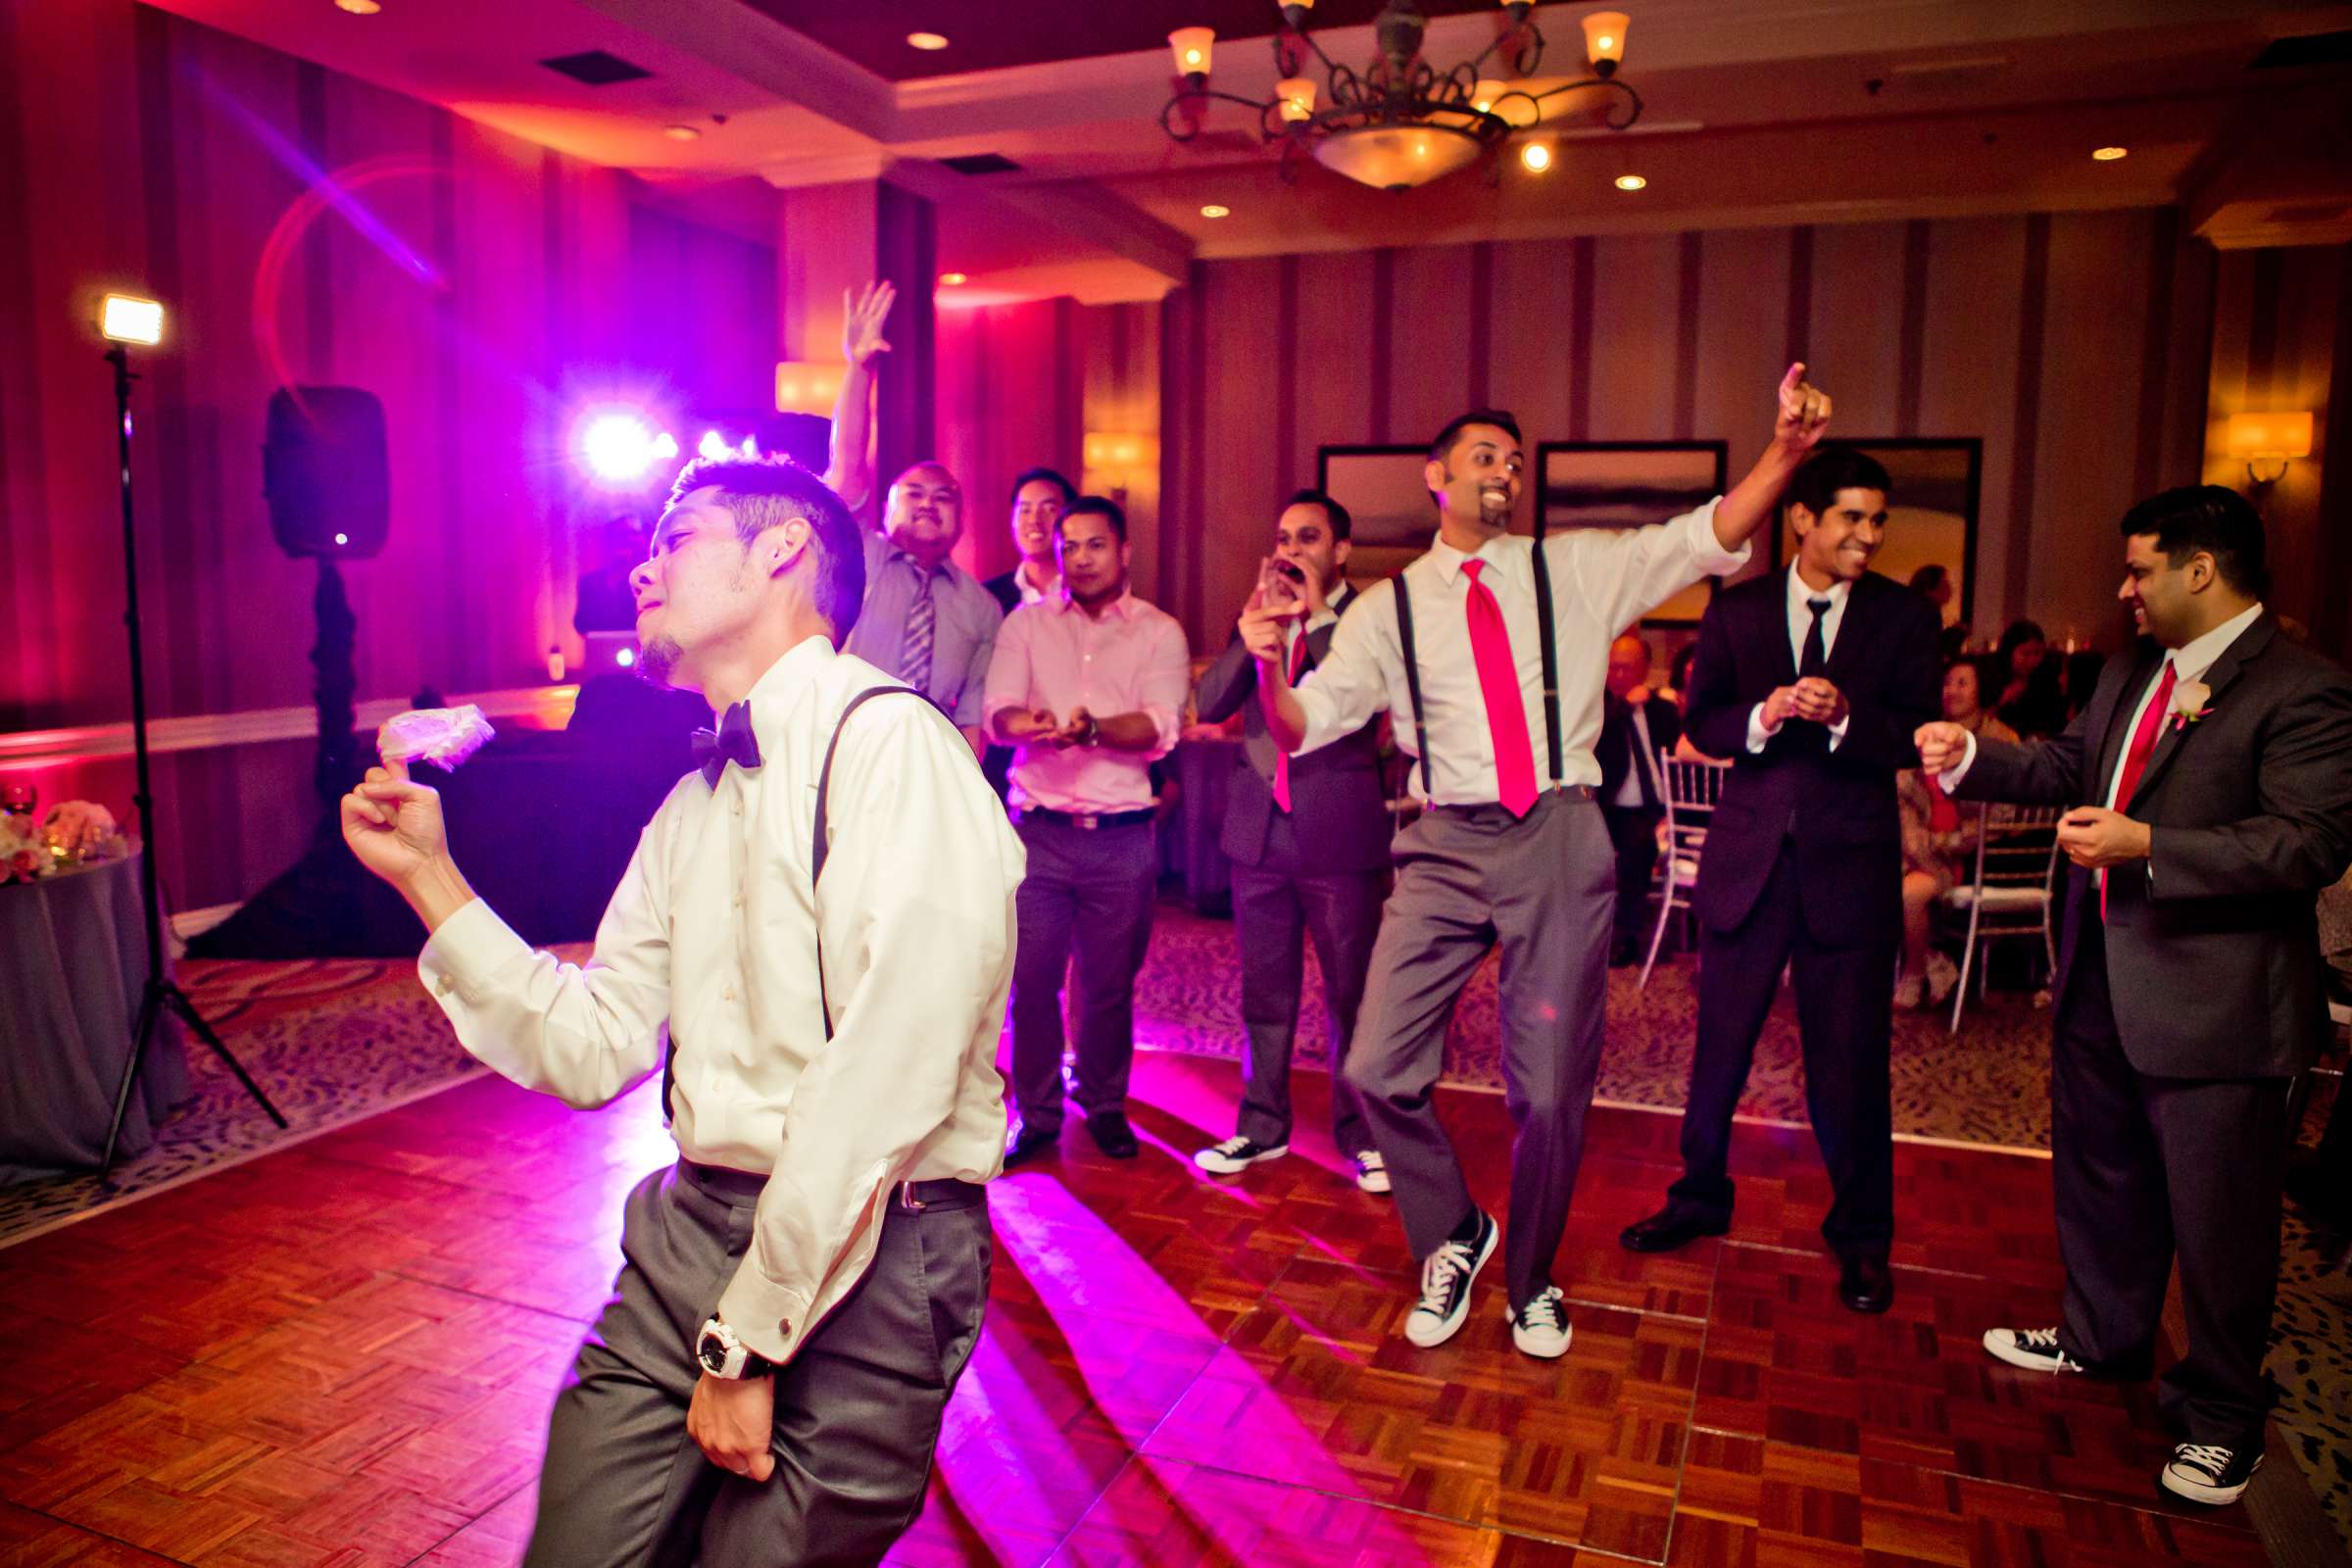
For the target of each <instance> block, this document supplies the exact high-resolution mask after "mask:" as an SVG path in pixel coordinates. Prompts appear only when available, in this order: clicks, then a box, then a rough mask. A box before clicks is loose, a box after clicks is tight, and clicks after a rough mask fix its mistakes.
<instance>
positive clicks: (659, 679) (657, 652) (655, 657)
mask: <svg viewBox="0 0 2352 1568" xmlns="http://www.w3.org/2000/svg"><path fill="white" fill-rule="evenodd" d="M685 656H686V650H684V649H683V648H680V647H679V646H678V640H677V639H676V638H675V637H656V638H655V639H654V640H653V641H652V642H649V643H647V644H646V645H645V646H644V647H643V648H641V649H639V650H638V651H637V678H638V679H639V680H642V681H644V682H645V683H646V684H647V685H649V686H659V687H662V689H663V690H665V691H666V690H668V689H669V677H670V676H671V675H672V674H674V673H676V671H677V667H678V661H679V660H681V659H683V658H684V657H685Z"/></svg>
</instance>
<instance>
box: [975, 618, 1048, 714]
mask: <svg viewBox="0 0 2352 1568" xmlns="http://www.w3.org/2000/svg"><path fill="white" fill-rule="evenodd" d="M1036 623H1037V617H1036V616H1035V615H1032V614H1030V613H1028V607H1027V606H1025V605H1024V606H1023V607H1021V609H1019V610H1016V611H1014V612H1013V613H1011V614H1009V615H1006V616H1005V623H1004V624H1003V625H1001V626H999V627H998V628H997V641H996V646H995V648H994V649H993V650H991V651H990V654H989V657H988V679H987V680H986V681H984V682H983V683H982V685H981V691H982V697H981V701H980V707H981V710H982V713H983V717H982V720H981V721H982V723H984V724H990V725H992V726H993V722H994V720H995V718H996V716H997V715H998V714H999V713H1001V712H1003V711H1005V709H1007V708H1028V707H1029V706H1031V702H1032V699H1031V696H1030V691H1031V685H1030V678H1029V633H1030V630H1031V628H1032V627H1033V626H1035V625H1036ZM991 734H992V736H993V737H994V738H995V739H996V740H999V741H1004V740H1005V737H1004V736H1002V735H995V733H994V729H993V727H992V729H991ZM1005 744H1007V745H1009V744H1010V742H1005Z"/></svg>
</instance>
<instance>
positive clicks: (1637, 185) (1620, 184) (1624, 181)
mask: <svg viewBox="0 0 2352 1568" xmlns="http://www.w3.org/2000/svg"><path fill="white" fill-rule="evenodd" d="M1648 183H1649V181H1648V180H1646V179H1643V178H1642V176H1641V175H1640V174H1619V175H1618V176H1617V188H1618V189H1619V190H1640V189H1641V188H1642V186H1644V185H1646V184H1648Z"/></svg>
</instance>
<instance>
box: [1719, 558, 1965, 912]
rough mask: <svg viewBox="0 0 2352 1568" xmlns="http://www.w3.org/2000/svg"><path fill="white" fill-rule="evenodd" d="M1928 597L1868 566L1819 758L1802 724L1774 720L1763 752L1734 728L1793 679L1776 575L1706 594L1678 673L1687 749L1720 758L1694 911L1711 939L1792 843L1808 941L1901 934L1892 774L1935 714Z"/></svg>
mask: <svg viewBox="0 0 2352 1568" xmlns="http://www.w3.org/2000/svg"><path fill="white" fill-rule="evenodd" d="M1939 630H1940V628H1939V627H1938V626H1937V625H1936V613H1935V611H1934V609H1933V608H1932V607H1930V605H1929V604H1928V602H1927V601H1926V600H1925V599H1923V598H1921V597H1920V596H1919V595H1918V594H1915V593H1913V592H1911V591H1910V590H1909V589H1908V588H1905V587H1904V586H1902V585H1901V584H1900V583H1897V582H1894V581H1892V580H1890V579H1888V578H1886V577H1881V576H1879V575H1878V574H1876V573H1875V572H1867V573H1865V574H1863V576H1862V577H1861V578H1859V579H1858V580H1857V581H1856V582H1855V583H1854V585H1853V588H1852V590H1851V591H1850V595H1849V597H1848V598H1847V600H1846V603H1845V613H1844V614H1843V616H1841V617H1840V618H1839V620H1838V641H1837V642H1836V643H1835V644H1834V645H1833V646H1832V647H1831V649H1830V660H1829V664H1828V667H1827V668H1826V670H1825V671H1824V674H1825V676H1826V677H1827V678H1828V679H1829V680H1830V681H1831V682H1832V683H1834V684H1835V685H1836V686H1837V688H1838V690H1839V691H1840V692H1842V693H1844V694H1845V700H1846V703H1847V706H1848V708H1849V709H1850V710H1851V717H1850V719H1849V720H1848V722H1847V725H1846V732H1845V739H1844V740H1842V741H1840V742H1839V743H1838V748H1837V750H1835V751H1828V752H1825V751H1823V750H1821V749H1820V747H1819V745H1818V743H1817V742H1815V741H1813V740H1812V738H1811V736H1809V735H1808V734H1807V732H1808V731H1811V732H1812V734H1813V735H1818V733H1819V727H1818V726H1816V725H1813V724H1810V723H1808V722H1806V721H1805V720H1803V719H1790V720H1789V722H1788V723H1786V724H1783V725H1782V726H1781V730H1780V733H1779V734H1777V735H1775V736H1773V738H1772V740H1771V741H1770V742H1769V743H1768V744H1767V745H1766V746H1765V748H1764V750H1763V752H1762V753H1760V754H1759V753H1754V752H1750V751H1749V750H1748V749H1747V721H1748V715H1749V713H1750V712H1751V711H1753V710H1754V709H1755V706H1756V705H1757V704H1758V703H1760V702H1762V701H1764V699H1765V698H1767V697H1769V696H1770V695H1771V694H1772V690H1773V688H1774V687H1776V686H1788V685H1792V684H1794V683H1795V681H1796V656H1795V654H1794V653H1793V652H1791V651H1790V649H1789V578H1788V571H1787V570H1786V569H1784V570H1782V571H1776V572H1772V573H1769V574H1767V575H1765V576H1762V577H1758V578H1756V579H1754V580H1752V581H1750V582H1744V583H1741V584H1740V586H1739V587H1737V588H1733V589H1730V590H1728V591H1726V592H1724V593H1720V594H1717V595H1716V596H1715V602H1714V603H1713V604H1711V605H1709V606H1708V607H1707V613H1706V618H1705V619H1703V620H1701V621H1700V622H1699V626H1698V654H1697V657H1696V658H1695V659H1694V660H1693V661H1692V662H1691V717H1690V722H1689V725H1688V726H1687V727H1688V729H1689V732H1690V735H1691V744H1692V745H1693V746H1695V747H1697V748H1698V749H1699V750H1700V751H1701V752H1703V753H1705V754H1706V755H1707V756H1709V757H1728V758H1730V759H1731V760H1732V773H1731V777H1729V778H1728V779H1726V780H1725V781H1724V786H1723V800H1722V803H1721V804H1720V805H1719V806H1718V807H1717V808H1716V810H1715V815H1714V818H1713V820H1712V821H1711V822H1710V823H1709V824H1708V829H1707V844H1706V849H1705V851H1704V852H1703V853H1702V854H1701V855H1700V856H1699V859H1698V887H1697V890H1696V893H1695V897H1694V907H1696V909H1697V910H1698V917H1699V918H1700V919H1701V920H1703V921H1705V922H1706V923H1707V925H1708V926H1709V927H1711V928H1712V929H1714V930H1717V931H1729V930H1731V929H1733V928H1734V927H1736V926H1737V925H1739V924H1740V921H1742V920H1744V919H1745V918H1747V912H1748V910H1749V909H1751V908H1753V907H1755V902H1756V898H1757V896H1758V895H1759V894H1760V893H1762V892H1763V891H1764V883H1765V879H1766V878H1767V877H1769V876H1770V875H1771V874H1772V867H1773V863H1774V862H1775V861H1776V860H1777V859H1778V858H1779V857H1780V855H1781V846H1782V845H1783V843H1784V842H1786V841H1788V840H1789V839H1791V838H1793V839H1794V841H1795V844H1796V850H1797V872H1798V874H1797V887H1798V892H1799V896H1800V897H1801V899H1802V900H1803V905H1804V915H1805V926H1806V929H1808V930H1809V931H1811V932H1812V933H1813V935H1814V936H1815V937H1816V938H1817V939H1818V940H1820V941H1823V942H1826V943H1830V944H1832V945H1835V946H1841V947H1842V946H1855V945H1860V944H1862V943H1864V942H1866V941H1868V940H1870V939H1872V938H1873V937H1874V936H1878V935H1888V936H1891V934H1892V933H1893V932H1895V931H1897V930H1899V929H1900V921H1901V902H1902V839H1903V834H1902V816H1901V813H1900V811H1899V810H1898V809H1896V807H1895V800H1894V775H1895V773H1896V772H1897V771H1898V770H1899V769H1902V768H1905V767H1910V766H1912V765H1914V764H1915V763H1916V762H1917V761H1918V760H1919V754H1918V753H1917V751H1915V750H1914V749H1913V747H1912V744H1911V736H1912V732H1913V731H1915V730H1917V729H1918V728H1919V726H1920V725H1922V724H1924V723H1926V722H1928V720H1930V719H1932V718H1936V717H1939V716H1940V715H1941V711H1942V681H1941V679H1940V678H1939V676H1938V674H1937V668H1936V634H1937V632H1938V631H1939Z"/></svg>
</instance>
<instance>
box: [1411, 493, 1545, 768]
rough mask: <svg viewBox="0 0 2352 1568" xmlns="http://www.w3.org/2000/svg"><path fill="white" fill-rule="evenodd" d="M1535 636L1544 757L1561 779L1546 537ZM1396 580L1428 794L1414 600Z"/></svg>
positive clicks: (1540, 553)
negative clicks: (1540, 658) (1540, 661)
mask: <svg viewBox="0 0 2352 1568" xmlns="http://www.w3.org/2000/svg"><path fill="white" fill-rule="evenodd" d="M1535 564H1536V639H1537V641H1539V642H1541V643H1542V644H1543V645H1544V754H1545V757H1544V760H1546V761H1548V762H1549V763H1550V764H1551V773H1550V782H1551V783H1553V784H1555V785H1556V784H1558V783H1559V782H1560V650H1559V639H1558V638H1557V637H1556V636H1554V635H1553V622H1552V614H1551V573H1550V572H1549V571H1547V570H1546V569H1544V540H1543V537H1542V536H1541V535H1539V536H1538V537H1537V539H1536V550H1535ZM1391 580H1392V581H1394V582H1395V583H1396V584H1397V648H1398V650H1399V651H1400V652H1401V653H1402V654H1403V655H1404V689H1405V691H1406V692H1407V693H1408V694H1409V695H1410V696H1411V697H1412V700H1413V744H1414V746H1415V747H1416V748H1417V749H1418V750H1419V752H1420V754H1421V794H1422V796H1423V797H1424V798H1427V797H1428V796H1429V795H1430V794H1431V793H1432V792H1431V790H1430V786H1429V721H1428V719H1427V718H1426V717H1425V716H1423V715H1424V713H1425V711H1426V710H1424V708H1423V707H1422V704H1421V661H1420V660H1419V659H1418V658H1416V657H1415V656H1414V653H1413V601H1412V597H1411V596H1410V595H1409V594H1407V593H1406V592H1405V589H1404V573H1403V572H1401V571H1400V572H1398V573H1397V575H1396V576H1395V577H1394V578H1393V579H1391Z"/></svg>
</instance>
